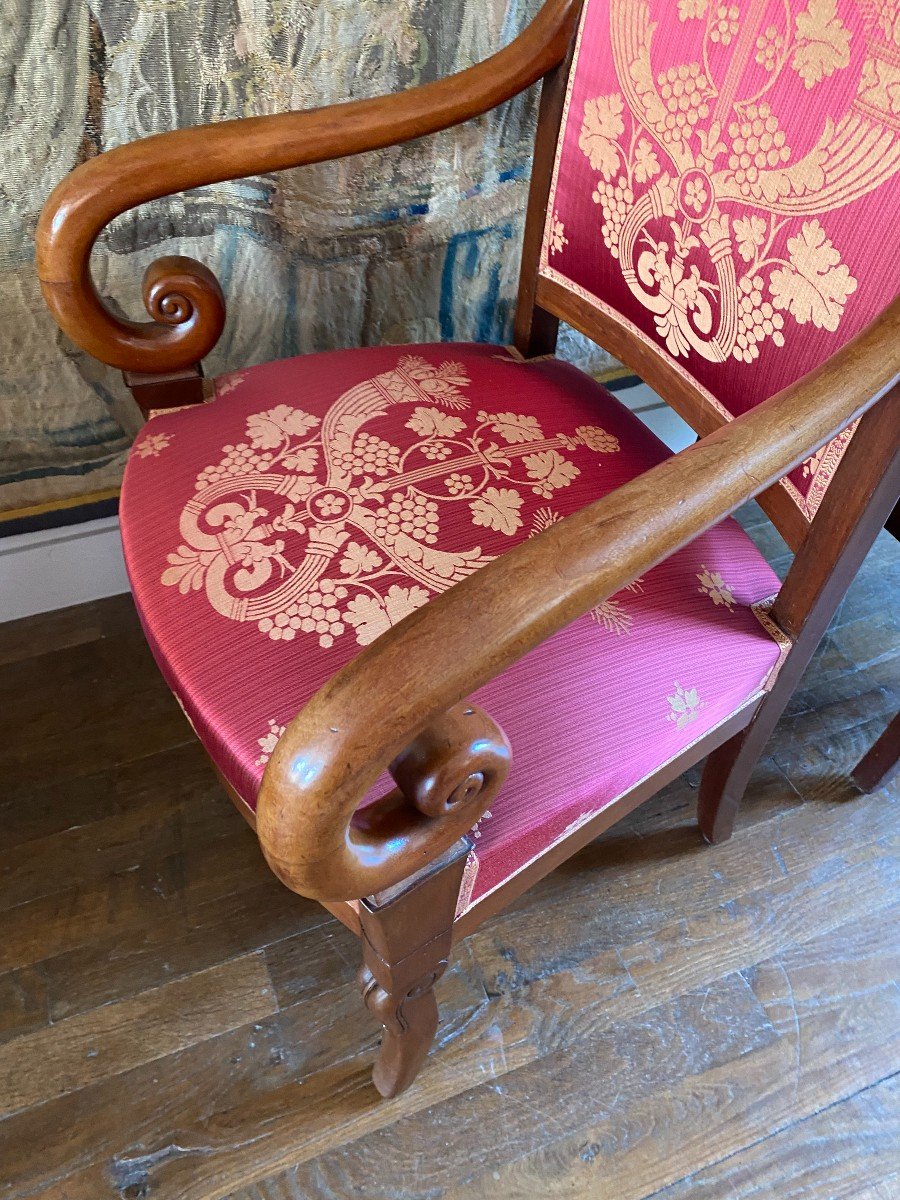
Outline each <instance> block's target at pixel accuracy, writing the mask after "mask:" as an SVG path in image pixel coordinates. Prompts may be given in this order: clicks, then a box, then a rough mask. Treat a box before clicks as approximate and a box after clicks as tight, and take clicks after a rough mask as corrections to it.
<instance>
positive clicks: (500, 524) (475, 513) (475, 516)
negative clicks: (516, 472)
mask: <svg viewBox="0 0 900 1200" xmlns="http://www.w3.org/2000/svg"><path fill="white" fill-rule="evenodd" d="M521 507H522V497H521V496H520V495H519V493H518V492H517V491H516V490H515V489H514V488H495V487H489V488H485V490H484V492H483V493H482V495H480V496H477V497H476V498H475V499H474V500H473V501H472V502H471V504H470V505H469V509H470V511H471V513H472V521H473V522H474V524H476V525H483V526H485V528H487V529H495V530H496V531H497V532H498V533H505V534H507V535H511V534H514V533H515V532H516V530H517V529H518V528H519V527H520V526H521V524H522V518H521V516H520V515H519V509H520V508H521Z"/></svg>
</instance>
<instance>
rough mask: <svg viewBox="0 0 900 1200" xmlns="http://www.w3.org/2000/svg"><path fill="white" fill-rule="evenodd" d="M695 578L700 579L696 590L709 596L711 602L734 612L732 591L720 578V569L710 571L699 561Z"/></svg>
mask: <svg viewBox="0 0 900 1200" xmlns="http://www.w3.org/2000/svg"><path fill="white" fill-rule="evenodd" d="M697 578H698V579H699V580H700V586H699V588H697V591H698V592H702V593H703V594H704V595H705V596H709V598H710V600H712V602H713V604H716V605H723V606H724V607H725V608H727V609H728V611H729V612H734V592H733V591H732V590H731V588H730V587H729V586H728V584H727V583H726V582H725V580H724V579H723V578H722V573H721V571H711V570H710V569H709V567H707V566H706V565H705V564H703V563H701V566H700V570H699V571H698V572H697Z"/></svg>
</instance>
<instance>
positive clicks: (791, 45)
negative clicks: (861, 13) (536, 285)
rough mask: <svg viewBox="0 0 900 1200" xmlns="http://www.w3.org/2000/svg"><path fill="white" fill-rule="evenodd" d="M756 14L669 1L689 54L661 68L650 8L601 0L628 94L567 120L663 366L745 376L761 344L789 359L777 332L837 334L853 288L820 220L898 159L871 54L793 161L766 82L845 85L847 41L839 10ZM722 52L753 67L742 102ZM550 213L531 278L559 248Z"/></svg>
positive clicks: (792, 8) (879, 69)
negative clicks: (693, 359) (849, 103)
mask: <svg viewBox="0 0 900 1200" xmlns="http://www.w3.org/2000/svg"><path fill="white" fill-rule="evenodd" d="M879 2H880V3H881V4H882V6H884V3H883V0H873V7H875V8H877V7H879ZM885 7H886V10H887V9H889V8H890V7H891V6H890V4H887V5H886V6H885ZM766 11H767V13H769V15H768V16H766V17H765V20H762V19H761V18H758V17H752V19H751V18H750V15H749V14H748V12H747V8H746V5H745V4H743V3H737V2H722V0H678V3H677V20H678V21H679V22H680V23H681V24H684V25H686V26H688V27H690V26H693V27H694V29H695V31H696V35H697V36H696V43H695V45H696V50H695V51H694V52H693V53H691V52H690V51H688V52H687V53H686V54H685V57H686V58H687V59H688V60H689V61H685V62H680V63H676V64H674V65H671V66H667V67H665V68H664V69H658V68H656V67H654V66H653V65H652V56H651V49H652V46H653V41H654V35H655V31H656V24H655V23H654V21H653V20H651V11H650V6H649V4H648V3H646V0H610V39H611V45H612V49H613V54H614V58H615V67H616V73H617V76H618V80H619V85H620V87H621V89H622V90H621V91H618V92H611V93H610V94H607V95H600V96H593V97H591V98H589V99H587V100H586V101H585V102H584V106H583V110H582V111H581V112H575V111H574V110H573V112H572V119H573V120H574V121H576V122H579V121H580V125H579V124H576V126H575V128H576V129H577V130H578V148H579V150H580V152H581V154H582V155H584V156H585V157H586V158H587V160H588V161H589V163H590V166H591V168H592V169H593V171H594V172H596V182H595V184H594V186H593V190H592V199H593V202H594V204H596V205H597V206H598V208H599V210H600V217H599V219H598V222H597V228H598V229H599V236H600V238H601V239H602V241H603V243H604V245H605V246H606V247H607V249H608V251H609V253H610V254H611V255H612V257H613V258H614V259H616V260H617V261H618V262H619V265H620V269H621V271H622V277H623V279H624V280H625V282H626V283H627V285H628V288H629V290H630V291H631V293H632V294H633V295H634V296H635V297H636V298H637V299H638V301H639V302H640V303H641V305H642V306H643V307H644V308H645V309H647V310H649V311H650V312H651V313H652V314H653V320H654V324H655V327H656V331H657V334H658V335H659V337H660V338H661V339H662V340H663V341H664V342H665V345H666V347H667V349H668V350H669V352H670V353H671V354H672V355H674V356H675V357H679V358H685V357H688V356H689V355H690V354H691V353H697V354H699V355H701V356H702V357H703V358H705V359H707V360H708V361H711V362H718V363H724V362H726V361H727V360H728V359H729V358H732V359H736V360H737V361H739V362H742V363H746V364H749V363H752V362H754V361H755V360H756V359H757V358H758V356H759V353H760V347H761V346H762V345H763V343H765V342H769V343H771V344H772V345H773V346H776V347H779V348H780V347H783V346H784V345H785V323H786V321H788V320H789V319H793V321H794V322H796V323H797V324H798V325H806V324H811V325H812V326H813V327H814V328H817V329H824V330H829V331H834V330H836V329H837V328H838V325H839V323H840V321H841V318H842V316H843V313H844V309H845V306H846V304H847V302H848V299H849V297H850V296H851V295H852V294H853V293H854V292H855V291H856V289H857V280H856V279H855V278H854V276H853V275H852V274H851V272H850V270H849V268H848V267H847V265H846V264H845V263H843V262H842V261H841V253H840V251H839V249H838V248H837V247H836V246H835V245H834V244H833V242H832V241H831V239H830V236H829V233H828V229H827V213H828V212H829V211H831V210H832V209H834V208H837V207H839V206H840V205H842V204H847V203H850V202H851V201H853V200H855V199H858V198H859V197H860V196H861V195H863V194H865V192H867V191H869V190H871V189H872V188H874V187H877V186H878V185H879V183H880V182H882V181H883V179H884V178H885V176H886V173H889V172H890V170H891V169H895V168H896V165H897V160H898V158H900V149H898V147H900V143H898V141H897V139H896V136H895V135H893V136H892V127H893V126H894V125H895V124H896V115H897V114H898V113H900V75H898V76H897V78H896V80H895V82H894V85H893V86H894V92H892V91H891V88H890V85H889V83H888V82H887V76H886V72H887V69H888V68H887V67H886V66H885V60H883V58H880V57H878V56H877V55H876V56H874V57H870V58H869V59H868V60H867V61H866V64H865V66H864V68H863V72H862V77H861V79H860V82H859V97H860V105H859V106H858V107H851V108H850V109H849V110H848V111H847V113H846V114H845V115H844V116H843V117H842V118H841V119H840V121H837V120H833V119H831V118H828V119H826V120H824V122H823V127H822V131H821V134H820V136H819V140H818V141H817V142H815V144H814V145H812V147H811V148H810V149H808V150H807V151H806V152H805V153H803V154H802V156H801V155H797V154H795V153H794V150H793V149H792V147H791V146H790V145H789V143H788V135H787V133H786V131H785V129H783V128H782V127H781V124H780V122H779V117H778V114H777V112H776V111H774V109H773V106H774V104H775V99H774V98H775V97H777V96H780V95H781V92H780V91H779V88H778V87H777V86H776V85H778V84H779V81H783V80H786V79H787V78H789V77H793V78H794V79H796V80H798V81H800V83H801V85H802V87H803V89H804V91H808V90H810V89H814V88H815V87H816V86H817V85H818V84H820V83H821V82H822V81H823V80H825V79H829V78H830V77H832V76H833V75H835V73H837V72H840V71H843V70H844V69H845V68H846V67H847V66H848V65H849V63H850V57H851V43H852V36H853V35H852V33H851V30H850V29H849V28H847V26H846V25H845V24H844V22H843V20H842V17H841V13H840V11H839V8H838V3H837V0H785V4H784V11H783V13H782V14H781V16H778V17H777V18H776V16H775V15H773V14H774V9H772V10H769V9H767V10H766ZM688 31H689V29H686V30H685V32H686V33H687V32H688ZM725 48H727V54H728V55H738V56H739V57H740V56H743V57H742V61H743V59H747V60H749V61H750V62H751V63H753V64H754V66H753V71H754V72H755V75H754V76H753V82H752V85H751V83H750V82H748V81H749V79H750V75H749V74H748V75H747V76H745V77H742V84H741V86H742V88H743V93H744V94H742V91H741V90H740V89H738V90H737V91H735V86H734V84H728V83H727V81H724V79H725V76H724V67H722V65H721V64H722V62H723V61H724V60H723V59H722V57H721V56H722V55H723V54H724V53H725V52H726V51H725ZM892 78H893V77H892ZM751 87H752V89H753V94H749V91H750V89H751ZM729 88H730V89H731V90H730V91H729V90H728V89H729ZM895 93H896V95H895ZM892 114H893V116H892ZM892 164H893V167H892ZM551 211H552V216H551V217H550V218H548V225H547V237H546V238H545V248H544V260H543V269H548V268H549V263H550V262H551V261H552V260H553V259H555V258H556V257H557V256H558V255H560V252H561V251H562V250H563V247H564V243H563V241H562V228H563V226H562V219H561V217H560V215H559V213H558V211H557V210H556V209H555V208H553V209H552V210H551ZM822 214H825V216H824V217H822V219H821V220H820V216H821V215H822ZM798 217H800V218H802V219H801V220H799V221H798V220H797V219H796V218H798ZM566 241H568V238H567V239H566Z"/></svg>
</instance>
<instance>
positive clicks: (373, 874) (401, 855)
mask: <svg viewBox="0 0 900 1200" xmlns="http://www.w3.org/2000/svg"><path fill="white" fill-rule="evenodd" d="M898 376H900V301H898V302H895V303H894V305H893V306H892V307H891V308H890V309H889V310H887V311H886V312H885V313H884V314H883V315H882V316H881V317H880V318H879V319H878V320H876V321H874V322H873V323H872V324H871V325H870V326H868V327H867V328H866V329H865V330H864V331H863V332H862V333H861V334H859V336H858V337H857V338H855V339H854V340H853V341H852V342H850V343H848V344H847V345H846V346H845V347H844V348H843V350H842V351H841V352H840V353H839V354H837V355H835V356H834V357H833V358H832V359H830V360H829V361H828V362H827V363H826V364H825V365H824V366H822V367H820V368H819V369H818V370H817V371H815V372H812V373H811V374H810V375H808V376H806V377H805V378H804V379H802V380H800V381H798V382H797V383H796V384H794V385H792V386H791V387H790V388H787V389H785V391H783V392H780V393H778V395H776V396H773V397H772V398H771V399H769V400H767V401H766V402H765V403H764V404H761V405H759V406H758V407H757V408H756V409H754V410H753V411H751V412H748V413H745V414H744V415H743V416H741V417H738V418H737V419H736V420H734V421H732V422H731V423H729V424H728V425H727V426H723V427H722V428H720V429H718V430H716V431H715V432H714V433H712V434H710V435H709V436H708V437H706V438H704V439H703V440H702V441H700V442H697V443H696V444H695V445H694V446H691V447H690V448H689V449H687V450H685V451H683V452H682V453H681V454H678V455H676V456H674V457H673V458H670V459H668V460H667V461H666V462H664V463H662V464H661V465H659V466H657V467H654V468H653V469H652V470H650V471H648V472H646V473H645V474H643V475H641V476H639V477H638V478H636V479H633V480H631V481H630V482H629V483H626V484H624V485H623V486H622V487H620V488H618V489H617V490H616V491H614V492H612V493H610V494H609V495H608V496H605V497H604V498H603V499H601V500H599V501H597V502H596V503H595V504H592V505H589V506H588V507H586V508H584V509H582V510H581V511H580V512H577V513H573V514H572V515H570V516H568V517H566V518H565V519H564V520H562V521H559V522H558V523H556V524H554V525H552V526H551V527H550V528H549V529H547V530H546V531H545V532H544V533H542V534H540V535H539V536H538V537H535V538H530V539H529V540H528V541H526V542H523V543H521V544H520V545H518V546H516V547H515V548H514V549H513V550H511V551H509V552H508V553H506V554H504V555H502V556H501V557H500V558H497V559H495V560H494V561H493V562H492V563H489V564H488V565H487V566H486V567H484V568H482V569H481V570H480V571H478V572H476V573H475V574H474V575H470V576H469V578H468V579H465V580H463V581H462V582H461V583H459V584H457V585H456V586H455V587H453V588H451V589H450V590H449V591H446V592H444V593H443V594H442V595H440V596H437V597H434V598H433V599H431V600H430V601H429V603H428V604H427V605H425V606H424V607H422V608H420V609H418V610H417V611H416V612H415V613H413V614H411V615H410V616H409V617H407V618H405V619H404V620H403V621H402V622H401V623H400V624H399V625H397V626H395V627H394V628H392V629H390V630H388V631H387V632H386V633H385V634H383V635H382V636H381V637H380V638H379V639H378V640H377V641H376V642H374V643H373V644H372V645H370V646H368V647H367V648H366V649H365V650H363V651H362V653H361V654H359V655H358V656H357V657H356V658H355V659H353V660H352V661H351V662H350V663H348V664H347V665H346V666H345V667H344V668H342V670H340V671H339V672H338V673H337V674H336V675H335V676H334V677H333V678H332V679H331V680H329V682H328V683H326V684H325V685H324V686H323V687H322V688H321V689H320V690H319V691H318V692H317V693H316V695H315V696H314V697H313V698H312V700H310V702H309V703H308V704H307V705H306V707H305V708H304V709H303V710H302V712H301V713H299V714H298V716H296V717H295V718H294V720H293V721H291V722H290V723H289V724H288V727H287V730H286V732H285V734H284V736H283V737H282V738H281V740H280V741H279V743H278V746H277V748H276V750H275V752H274V754H273V755H272V757H271V759H270V760H269V763H268V765H267V766H266V770H265V774H264V776H263V782H262V788H261V791H260V795H259V803H258V807H257V833H258V835H259V839H260V843H261V845H262V848H263V852H264V854H265V856H266V859H267V860H268V862H269V864H270V866H271V867H272V869H273V871H274V872H275V873H276V875H278V877H279V878H280V879H282V880H283V881H284V882H285V883H286V884H287V885H288V887H290V888H292V889H293V890H295V891H298V892H301V893H303V894H306V895H313V896H315V897H317V898H322V899H326V900H349V899H354V898H356V897H358V896H361V895H365V894H367V893H368V892H369V891H373V890H378V888H381V887H388V886H390V885H392V884H395V883H398V882H399V881H400V880H401V879H403V878H404V876H406V875H408V874H410V873H411V871H412V870H415V869H417V868H418V867H419V866H420V865H421V863H422V861H427V859H428V858H429V857H435V856H437V855H438V854H440V853H442V852H443V851H444V850H446V849H447V848H448V847H449V846H450V845H451V844H452V843H453V842H454V841H455V840H456V839H457V837H459V835H460V832H461V831H460V829H459V826H458V823H457V822H455V821H453V820H452V818H450V817H441V816H438V817H434V818H432V819H431V820H430V821H429V820H427V819H424V818H423V816H422V814H421V812H419V811H417V810H415V809H414V808H412V807H411V806H409V805H406V806H404V807H403V808H398V807H397V806H396V804H395V802H394V801H391V821H392V825H391V829H392V837H391V840H390V842H388V843H385V842H384V841H383V840H382V839H381V838H376V839H374V840H373V842H372V844H371V853H372V857H373V859H374V860H376V861H377V867H370V866H368V865H367V866H366V868H365V870H362V869H361V867H362V864H363V862H364V861H365V859H366V855H365V852H364V851H363V850H362V849H360V847H359V845H357V847H356V848H355V851H354V855H353V856H352V857H351V856H350V855H349V854H346V853H344V852H343V840H344V836H345V834H344V831H345V830H346V828H347V822H348V819H349V814H350V813H351V812H352V811H353V810H354V809H355V808H356V807H357V806H358V804H359V803H360V801H361V800H362V798H363V797H364V795H365V794H366V792H367V791H368V790H369V788H370V787H372V786H373V785H374V783H375V782H376V780H377V779H378V777H379V775H380V774H381V773H382V772H383V771H384V770H385V769H386V768H387V766H388V764H389V763H391V762H392V761H393V760H394V759H396V758H397V757H398V755H401V754H402V753H403V751H404V750H405V748H406V747H407V746H409V745H410V744H411V743H412V742H413V741H414V739H415V738H417V737H418V736H420V734H421V733H422V731H423V730H427V729H428V727H429V726H431V725H432V724H433V723H434V722H440V721H441V720H443V719H444V714H445V713H446V712H447V711H448V710H449V709H451V708H453V706H454V705H457V704H459V703H460V702H461V701H464V700H465V698H466V697H467V696H469V695H470V694H471V693H472V692H474V691H475V690H476V689H477V688H479V687H481V686H482V685H483V684H484V683H486V682H487V681H488V680H489V679H493V678H495V677H496V676H497V675H499V674H500V673H501V672H502V671H504V670H505V669H506V668H507V667H508V666H509V665H510V664H511V663H513V662H515V661H516V660H517V659H519V658H521V657H522V656H523V655H524V654H526V653H527V652H528V651H529V650H531V649H532V648H533V647H535V646H536V645H538V644H539V643H540V642H542V641H544V640H546V639H547V638H549V637H550V636H552V634H554V633H555V632H556V631H557V630H558V629H561V628H562V627H563V626H564V625H566V624H568V623H569V622H570V621H573V620H574V619H575V618H576V617H578V616H581V615H582V614H583V613H585V612H587V611H588V610H589V609H590V608H592V607H593V606H594V605H595V604H598V603H600V602H601V601H603V600H604V599H606V598H607V597H609V596H611V595H613V594H614V593H615V592H617V591H618V590H619V589H620V588H622V587H623V586H624V585H625V584H627V583H629V582H630V581H631V580H633V579H635V578H636V577H637V576H638V575H642V574H644V573H645V572H646V571H648V570H650V569H651V567H653V566H655V565H656V564H657V563H658V562H661V561H662V560H663V559H665V558H667V557H668V556H669V555H670V554H672V553H674V551H675V550H677V549H679V548H680V547H681V546H684V545H686V544H687V543H688V542H689V541H691V540H692V539H693V538H694V537H696V536H697V535H698V534H699V533H701V532H702V531H703V530H705V529H708V528H709V527H710V526H711V525H714V524H715V523H716V522H718V521H720V520H721V519H722V518H723V517H725V516H727V515H728V514H729V513H731V512H733V511H734V509H735V508H737V507H738V506H739V505H740V504H742V503H744V502H745V501H746V500H748V499H750V498H751V497H753V496H755V495H757V494H758V493H759V492H761V491H762V490H763V489H765V488H766V487H768V486H769V485H770V484H771V483H772V482H774V480H776V479H778V478H780V476H781V475H783V474H784V473H785V472H787V471H788V470H790V469H792V468H793V467H794V466H796V465H797V464H798V463H799V462H801V461H802V460H803V459H805V458H807V457H808V456H809V455H810V454H811V453H812V452H813V451H814V450H816V449H817V448H818V447H819V446H821V445H823V444H824V443H825V442H827V441H828V440H829V439H830V438H831V437H832V436H833V435H834V434H835V433H836V432H837V431H838V430H840V429H842V428H843V427H844V426H846V425H847V424H849V422H850V421H852V420H854V419H855V418H856V417H858V416H859V415H860V414H861V413H863V412H865V411H866V410H867V409H868V408H870V407H871V406H872V404H873V403H874V401H875V399H876V397H879V396H881V395H882V394H883V393H884V392H885V391H886V390H887V389H888V388H889V387H890V386H891V385H892V384H893V382H894V381H895V379H896V378H897V377H898ZM473 617H474V618H475V619H473ZM448 631H453V636H452V637H450V636H448ZM460 750H461V752H463V753H464V747H463V744H462V743H460ZM338 834H339V836H340V839H341V845H340V847H338V846H336V841H335V839H336V836H337V835H338ZM359 840H360V842H362V841H363V836H362V835H361V836H360V839H359ZM423 855H424V858H422V857H421V856H423ZM354 858H355V860H356V862H357V863H358V864H360V869H358V870H355V869H354V861H353V859H354ZM326 863H331V864H339V866H340V870H339V871H335V870H331V871H328V870H324V869H323V867H324V864H326ZM376 880H377V884H378V887H377V888H376V887H375V886H374V884H375V881H376Z"/></svg>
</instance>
